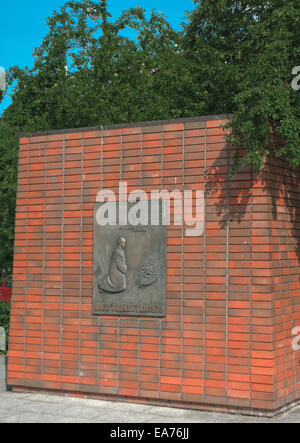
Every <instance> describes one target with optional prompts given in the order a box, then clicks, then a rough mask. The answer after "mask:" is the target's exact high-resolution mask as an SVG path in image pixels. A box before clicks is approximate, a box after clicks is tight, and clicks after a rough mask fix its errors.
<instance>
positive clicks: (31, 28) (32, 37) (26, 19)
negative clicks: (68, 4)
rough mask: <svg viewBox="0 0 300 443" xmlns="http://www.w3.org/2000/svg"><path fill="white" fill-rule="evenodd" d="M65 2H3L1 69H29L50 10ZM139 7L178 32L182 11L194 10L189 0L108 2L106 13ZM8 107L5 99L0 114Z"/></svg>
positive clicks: (114, 0) (53, 0) (1, 17)
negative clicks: (161, 17)
mask: <svg viewBox="0 0 300 443" xmlns="http://www.w3.org/2000/svg"><path fill="white" fill-rule="evenodd" d="M64 3H65V0H27V1H24V0H14V1H12V2H6V1H3V0H2V4H1V16H0V66H2V67H4V69H8V68H9V67H11V66H14V65H18V66H20V67H22V68H23V67H25V66H28V67H30V68H31V67H32V64H33V57H32V52H33V50H34V48H36V47H38V46H40V44H41V42H42V38H43V37H44V36H45V35H46V34H47V26H46V19H47V17H49V16H50V15H52V11H53V10H58V9H59V8H60V7H61V6H63V5H64ZM137 5H140V6H142V8H144V9H146V11H151V10H152V9H155V10H156V11H161V12H163V14H164V15H165V16H166V18H167V20H168V21H169V23H170V24H171V25H172V26H173V27H174V28H179V27H180V24H181V22H182V21H183V19H184V13H185V11H190V10H192V9H193V8H194V4H193V1H192V0H122V1H121V0H108V10H109V12H110V13H111V14H112V16H113V18H117V17H118V16H119V15H120V11H121V10H126V9H129V8H133V7H136V6H137ZM9 103H10V101H9V99H8V98H5V99H4V101H3V102H2V104H1V105H0V113H1V112H2V111H3V109H4V108H5V107H6V106H7V105H8V104H9Z"/></svg>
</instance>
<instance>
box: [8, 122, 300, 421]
mask: <svg viewBox="0 0 300 443" xmlns="http://www.w3.org/2000/svg"><path fill="white" fill-rule="evenodd" d="M230 117H231V116H230V115H223V116H210V117H200V118H187V119H180V120H173V121H159V122H145V123H135V124H122V125H113V126H109V127H99V128H85V129H75V130H64V131H62V130H61V131H53V132H45V133H36V134H27V135H22V136H21V137H20V152H19V176H18V193H17V206H16V228H15V254H14V270H13V297H12V305H11V329H10V345H9V354H8V383H9V384H10V385H12V387H13V389H14V390H15V391H17V390H19V391H20V390H26V391H27V390H39V391H41V390H46V391H51V392H55V393H57V392H63V393H68V394H70V395H82V396H85V395H87V396H91V397H96V398H106V399H108V400H111V399H113V400H114V399H117V400H124V401H132V402H140V403H142V402H145V403H152V404H165V405H171V406H180V407H186V408H199V409H208V410H213V409H214V410H219V411H225V410H226V411H238V412H245V413H252V414H258V413H262V414H265V415H273V414H274V413H276V412H279V411H281V410H283V409H284V408H286V407H288V406H292V405H294V404H296V403H297V400H298V399H299V398H300V354H299V351H297V350H295V349H294V348H293V346H292V342H293V338H294V336H293V333H294V332H293V331H295V328H296V327H298V326H300V292H299V291H300V282H299V275H300V274H299V258H300V257H299V251H300V249H299V238H300V237H299V232H300V231H299V230H300V218H299V217H300V197H299V196H300V194H299V171H298V170H294V169H292V168H290V167H289V166H287V165H286V164H285V163H284V162H283V161H281V160H278V159H274V158H272V157H270V158H266V159H265V165H264V169H263V171H262V172H260V173H259V174H256V173H255V172H254V171H252V170H251V168H248V169H244V170H242V171H240V172H238V174H237V175H235V176H234V177H231V176H230V166H231V157H232V153H233V152H234V150H233V149H232V148H230V147H229V145H228V144H227V143H226V132H225V131H224V130H223V129H222V127H221V126H222V125H224V124H225V123H226V122H227V121H228V119H230ZM273 143H274V144H276V143H278V141H277V140H273ZM120 183H126V184H127V191H128V193H129V192H131V191H132V190H134V189H139V190H143V191H145V193H146V195H149V194H150V192H151V191H152V190H153V189H155V190H160V191H161V190H167V191H170V192H171V191H173V190H176V191H181V192H182V193H183V192H184V191H188V190H190V191H195V192H196V191H197V190H198V191H202V195H203V197H204V211H203V229H200V231H199V235H186V233H187V231H186V226H184V225H182V226H180V225H179V224H178V225H175V224H172V223H171V224H170V225H168V226H167V227H166V237H165V240H164V237H163V234H159V235H162V237H161V238H162V240H160V241H158V242H157V246H156V247H155V244H156V243H155V242H153V241H150V240H149V238H150V237H149V238H148V237H146V236H147V235H148V233H147V232H144V233H143V232H138V229H137V232H135V231H134V229H133V228H132V230H131V231H130V232H129V231H126V229H125V228H126V227H125V228H124V229H125V230H124V238H125V240H124V241H123V240H122V238H123V237H122V236H121V235H120V233H119V231H118V229H119V228H118V225H117V228H115V229H117V230H116V231H114V233H113V234H112V235H110V234H108V235H107V236H106V237H103V236H102V237H101V235H102V233H103V231H101V230H99V241H98V240H97V245H96V246H95V239H96V237H95V235H96V234H95V232H96V231H95V229H96V228H95V207H96V205H97V204H98V203H97V196H98V195H99V192H100V191H103V190H110V191H113V192H115V194H116V196H117V200H118V196H119V192H120V187H119V184H120ZM174 212H175V211H174ZM128 229H131V228H128ZM97 235H98V234H97ZM149 235H150V234H149ZM151 235H152V234H151ZM153 235H154V234H153ZM97 238H98V237H97ZM104 238H105V239H106V240H104ZM126 238H127V239H129V241H127V243H126ZM145 238H148V243H147V242H146V241H144V240H139V241H138V240H137V243H136V244H137V245H138V244H142V242H143V241H144V244H145V245H146V246H145V247H144V248H143V249H142V251H143V252H142V253H140V255H139V256H136V259H135V261H134V260H132V259H131V256H130V255H128V254H129V253H131V252H130V251H133V252H135V251H136V248H135V247H134V239H145ZM101 239H102V240H101ZM109 239H112V240H109ZM120 239H121V240H120ZM102 242H103V243H102ZM105 242H106V243H105ZM104 244H105V245H106V246H105V247H104V246H103V245H104ZM125 244H126V246H125ZM164 244H165V245H166V249H165V251H164V250H161V252H160V254H158V253H157V255H156V256H155V250H157V249H159V247H160V246H159V245H164ZM151 245H154V246H153V247H152V250H151ZM102 246H103V247H102ZM95 248H98V254H100V256H101V254H102V252H101V251H104V250H106V251H107V254H106V256H105V257H106V258H105V260H104V259H103V260H102V259H101V258H99V260H98V262H97V263H95V260H96V259H95V256H96V253H95ZM122 248H123V249H124V251H125V252H122ZM126 248H127V250H126ZM144 251H150V252H149V253H148V255H147V254H146V253H145V252H144ZM133 252H132V253H133ZM118 257H119V260H120V263H121V264H120V270H119V271H116V270H115V269H116V266H119V265H118ZM164 257H165V258H164ZM101 260H102V261H101ZM109 260H111V262H109ZM96 261H97V260H96ZM133 262H134V263H136V264H135V268H133V267H131V264H132V263H133ZM99 263H100V264H99ZM101 263H102V264H101ZM164 265H165V267H164ZM97 266H98V267H97ZM113 266H115V268H114V269H113ZM122 266H123V270H122ZM104 268H105V269H104ZM149 269H150V270H151V272H149V273H148V270H149ZM122 272H123V274H122ZM130 272H131V273H130ZM97 273H98V274H97ZM97 275H99V276H101V278H100V277H99V278H98V277H97ZM164 275H165V277H166V283H165V287H164V286H163V279H164ZM136 276H138V277H139V279H140V280H139V281H140V285H139V287H135V286H134V285H135V284H136ZM97 278H98V280H97ZM114 278H115V280H116V281H117V283H116V284H114V282H113V281H112V279H114ZM97 282H98V283H97ZM151 285H153V286H152V289H149V287H151ZM155 285H157V286H156V288H157V290H155ZM143 286H145V287H143ZM95 288H96V289H95ZM111 288H114V289H111ZM131 288H136V289H134V290H135V291H136V298H135V299H134V300H135V301H134V302H131V294H132V291H133V289H131ZM158 290H160V291H161V292H160V296H159V298H157V300H156V299H155V296H156V294H157V293H158V292H157V291H158ZM93 291H94V296H93ZM95 291H96V292H95ZM147 291H148V292H147ZM102 294H103V299H102V298H101V297H102ZM139 294H142V296H141V297H144V298H143V300H144V301H143V303H140V304H139V302H137V301H136V300H139V297H140V295H139ZM145 294H149V295H145ZM105 297H106V298H105ZM122 297H123V298H122ZM95 299H96V302H95ZM102 300H103V303H102ZM118 300H126V302H125V301H124V302H123V301H122V302H121V301H118ZM106 310H107V312H106Z"/></svg>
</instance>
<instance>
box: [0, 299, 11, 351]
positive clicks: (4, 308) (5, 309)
mask: <svg viewBox="0 0 300 443" xmlns="http://www.w3.org/2000/svg"><path fill="white" fill-rule="evenodd" d="M9 320H10V306H9V304H8V303H6V302H0V326H2V327H3V328H4V329H5V332H6V349H8V332H9ZM6 352H7V351H4V353H5V354H6ZM0 353H1V351H0Z"/></svg>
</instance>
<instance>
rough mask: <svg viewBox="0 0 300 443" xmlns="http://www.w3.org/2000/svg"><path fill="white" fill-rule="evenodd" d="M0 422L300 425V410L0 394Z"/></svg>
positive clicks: (14, 393)
mask: <svg viewBox="0 0 300 443" xmlns="http://www.w3.org/2000/svg"><path fill="white" fill-rule="evenodd" d="M0 423H112V424H113V423H116V424H117V423H170V424H173V425H174V424H176V423H300V408H297V409H294V410H292V411H291V412H289V413H287V414H285V415H282V416H280V417H277V418H273V419H267V418H255V417H247V416H242V415H233V414H218V413H212V412H201V411H193V410H186V409H176V408H167V407H158V406H144V405H137V404H132V403H120V402H107V401H102V400H92V399H80V398H71V397H65V396H57V395H46V394H34V393H30V394H27V393H16V392H0Z"/></svg>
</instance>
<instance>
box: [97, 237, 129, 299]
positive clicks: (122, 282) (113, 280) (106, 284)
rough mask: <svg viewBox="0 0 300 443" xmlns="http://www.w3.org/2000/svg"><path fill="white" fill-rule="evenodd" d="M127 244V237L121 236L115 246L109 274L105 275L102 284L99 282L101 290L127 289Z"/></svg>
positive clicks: (120, 290) (112, 291) (114, 291)
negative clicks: (125, 250) (125, 249)
mask: <svg viewBox="0 0 300 443" xmlns="http://www.w3.org/2000/svg"><path fill="white" fill-rule="evenodd" d="M125 246H126V239H125V238H124V237H120V238H119V240H118V245H117V247H116V248H115V250H114V252H113V254H112V257H111V262H110V269H109V273H108V275H106V276H105V277H104V279H103V280H102V281H101V283H100V284H98V288H99V292H100V293H103V292H111V293H116V292H123V291H124V290H125V289H126V272H127V264H126V257H125V252H124V248H125Z"/></svg>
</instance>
